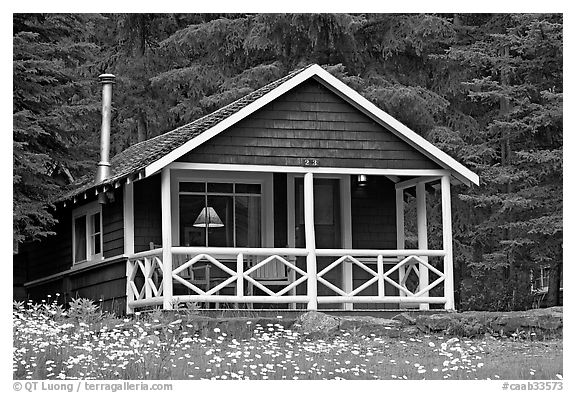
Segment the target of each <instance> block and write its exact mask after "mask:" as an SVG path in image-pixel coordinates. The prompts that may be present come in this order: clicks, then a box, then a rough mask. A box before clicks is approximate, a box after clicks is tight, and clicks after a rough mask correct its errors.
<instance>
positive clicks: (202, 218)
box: [193, 206, 224, 228]
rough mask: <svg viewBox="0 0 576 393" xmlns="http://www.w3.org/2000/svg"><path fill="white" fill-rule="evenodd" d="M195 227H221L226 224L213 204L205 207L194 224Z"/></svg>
mask: <svg viewBox="0 0 576 393" xmlns="http://www.w3.org/2000/svg"><path fill="white" fill-rule="evenodd" d="M193 225H194V226H195V227H200V228H206V227H207V228H221V227H223V226H224V223H223V222H222V220H221V219H220V217H218V214H216V210H214V208H213V207H212V206H208V207H204V208H203V209H202V211H201V212H200V214H198V217H197V218H196V221H194V224H193Z"/></svg>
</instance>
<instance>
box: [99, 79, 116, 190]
mask: <svg viewBox="0 0 576 393" xmlns="http://www.w3.org/2000/svg"><path fill="white" fill-rule="evenodd" d="M98 79H100V83H101V84H102V128H101V131H100V162H99V163H98V171H97V172H96V182H97V183H100V182H101V181H103V180H106V179H107V178H108V177H110V121H111V118H112V85H113V84H114V83H115V82H114V79H116V77H115V76H114V75H112V74H102V75H100V76H99V77H98Z"/></svg>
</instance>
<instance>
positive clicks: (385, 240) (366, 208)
mask: <svg viewBox="0 0 576 393" xmlns="http://www.w3.org/2000/svg"><path fill="white" fill-rule="evenodd" d="M351 192H352V195H351V196H352V200H351V205H352V206H351V209H352V247H353V248H355V249H363V250H382V249H396V195H395V187H394V183H392V182H391V181H390V180H388V179H387V178H386V177H384V176H368V182H367V184H366V186H364V187H358V185H357V183H356V179H353V182H352V190H351ZM392 266H393V265H385V270H388V269H390V268H392ZM369 267H370V268H372V269H373V270H375V271H376V269H377V267H376V264H371V265H370V266H369ZM372 277H373V276H372V275H370V274H369V273H367V272H366V271H365V270H363V269H361V268H360V267H358V266H355V265H354V266H353V283H352V284H353V287H354V288H357V287H359V286H360V285H362V284H364V283H365V282H366V281H367V280H369V279H370V278H372ZM392 278H393V279H395V280H396V279H397V278H398V274H397V273H395V274H394V273H393V274H392ZM384 290H385V292H386V294H387V295H398V289H396V288H395V287H393V286H392V285H391V284H389V283H385V288H384ZM361 295H362V296H376V295H378V286H377V284H374V285H371V286H370V287H368V288H366V290H364V291H362V293H361ZM354 308H355V309H385V308H397V305H395V304H362V303H358V304H355V305H354Z"/></svg>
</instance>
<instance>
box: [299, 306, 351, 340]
mask: <svg viewBox="0 0 576 393" xmlns="http://www.w3.org/2000/svg"><path fill="white" fill-rule="evenodd" d="M294 326H296V327H297V328H298V331H300V332H302V333H305V334H319V335H330V334H333V333H335V332H336V331H337V330H338V327H339V326H340V321H339V319H338V318H336V317H333V316H330V315H326V314H323V313H321V312H317V311H309V312H307V313H305V314H302V315H300V316H299V317H298V319H297V321H296V324H295V325H294Z"/></svg>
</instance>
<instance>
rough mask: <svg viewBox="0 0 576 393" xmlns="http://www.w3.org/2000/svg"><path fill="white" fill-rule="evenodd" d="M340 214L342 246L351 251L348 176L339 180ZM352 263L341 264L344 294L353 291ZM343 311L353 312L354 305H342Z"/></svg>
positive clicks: (350, 200)
mask: <svg viewBox="0 0 576 393" xmlns="http://www.w3.org/2000/svg"><path fill="white" fill-rule="evenodd" d="M340 201H341V204H340V214H341V217H342V246H343V248H345V249H348V250H350V249H352V197H351V195H350V176H349V175H348V176H344V178H342V179H341V180H340ZM352 268H353V265H352V263H346V262H345V263H343V264H342V289H343V290H344V292H346V293H350V292H352V291H353V290H354V283H353V281H352ZM343 308H344V310H353V309H354V303H344V305H343Z"/></svg>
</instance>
